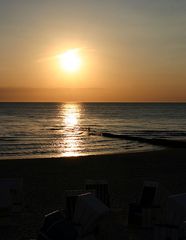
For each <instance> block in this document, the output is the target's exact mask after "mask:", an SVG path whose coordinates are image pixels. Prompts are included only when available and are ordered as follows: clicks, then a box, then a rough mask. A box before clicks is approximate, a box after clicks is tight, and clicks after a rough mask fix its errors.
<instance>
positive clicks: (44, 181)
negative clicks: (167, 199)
mask: <svg viewBox="0 0 186 240" xmlns="http://www.w3.org/2000/svg"><path fill="white" fill-rule="evenodd" d="M0 178H22V179H23V195H24V209H23V219H22V223H21V224H20V227H16V229H14V230H13V229H11V231H10V230H7V229H6V230H5V229H4V230H3V231H4V238H3V239H31V238H34V237H36V234H37V231H38V229H39V227H40V225H41V223H42V219H43V216H44V214H47V213H49V212H51V211H53V210H56V209H62V208H64V205H65V190H70V189H83V187H84V182H85V180H86V179H106V180H107V181H108V182H109V187H110V193H111V205H112V207H116V208H123V210H124V212H126V218H125V217H124V218H125V219H124V222H125V221H126V219H127V207H128V203H129V202H131V201H133V200H134V199H135V198H136V196H137V195H138V193H139V192H140V190H141V188H142V184H143V182H144V180H155V181H159V182H160V184H162V185H163V186H164V187H165V188H167V189H168V190H169V191H170V193H180V192H186V149H163V150H159V151H151V152H138V153H127V154H113V155H100V156H84V157H68V158H49V159H24V160H1V161H0Z"/></svg>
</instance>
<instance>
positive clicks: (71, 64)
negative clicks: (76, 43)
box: [59, 49, 81, 72]
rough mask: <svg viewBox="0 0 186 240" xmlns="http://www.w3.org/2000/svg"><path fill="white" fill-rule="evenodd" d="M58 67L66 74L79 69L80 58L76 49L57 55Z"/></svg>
mask: <svg viewBox="0 0 186 240" xmlns="http://www.w3.org/2000/svg"><path fill="white" fill-rule="evenodd" d="M59 62H60V66H61V68H62V69H63V70H65V71H67V72H75V71H77V70H78V69H79V68H80V65H81V58H80V56H79V54H78V49H70V50H68V51H66V52H64V53H62V54H60V55H59Z"/></svg>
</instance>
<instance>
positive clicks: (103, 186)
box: [85, 179, 110, 207]
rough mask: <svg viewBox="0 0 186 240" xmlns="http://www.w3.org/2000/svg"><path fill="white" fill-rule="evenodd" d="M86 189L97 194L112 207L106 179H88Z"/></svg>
mask: <svg viewBox="0 0 186 240" xmlns="http://www.w3.org/2000/svg"><path fill="white" fill-rule="evenodd" d="M85 190H86V191H89V192H92V193H93V194H95V196H96V197H97V198H98V199H99V200H101V201H102V202H103V203H104V204H105V205H106V206H107V207H110V194H109V185H108V182H107V181H106V180H90V179H89V180H86V182H85Z"/></svg>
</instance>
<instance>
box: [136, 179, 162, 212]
mask: <svg viewBox="0 0 186 240" xmlns="http://www.w3.org/2000/svg"><path fill="white" fill-rule="evenodd" d="M158 187H159V184H158V182H153V181H145V182H144V185H143V190H142V194H141V198H140V201H139V205H140V206H142V207H144V208H145V207H147V208H148V207H151V206H152V205H153V204H157V201H156V200H157V193H158Z"/></svg>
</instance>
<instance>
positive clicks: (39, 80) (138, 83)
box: [0, 0, 186, 102]
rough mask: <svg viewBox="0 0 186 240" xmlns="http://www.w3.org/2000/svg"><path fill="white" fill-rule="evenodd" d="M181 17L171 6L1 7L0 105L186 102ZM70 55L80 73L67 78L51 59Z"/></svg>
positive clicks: (177, 6) (181, 6)
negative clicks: (77, 61) (76, 57)
mask: <svg viewBox="0 0 186 240" xmlns="http://www.w3.org/2000/svg"><path fill="white" fill-rule="evenodd" d="M139 2H140V3H139ZM185 10H186V2H184V1H173V0H169V1H168V0H161V1H160V0H157V1H152V0H148V1H147V0H142V1H137V0H130V1H129V0H126V1H119V0H116V1H111V0H107V1H105V0H103V1H98V0H95V1H89V0H86V1H85V0H76V1H75V0H68V1H65V0H64V1H59V0H54V1H49V0H41V1H36V0H33V1H23V0H14V1H13V0H10V1H4V2H3V3H1V7H0V34H1V38H0V52H1V55H0V101H47V102H50V101H85V102H89V101H98V102H101V101H112V102H113V101H120V102H121V101H132V102H136V101H142V102H143V101H145V102H146V101H158V102H159V101H182V102H183V101H186V94H185V92H186V71H185V69H186V55H185V49H186V34H185V30H184V29H185V24H186V15H185ZM74 48H75V49H79V56H80V58H81V60H82V65H81V67H80V69H79V70H78V71H76V72H73V73H70V74H69V73H67V72H65V71H64V70H63V69H62V68H61V67H60V63H59V60H58V58H57V57H56V56H58V55H59V54H61V53H63V52H64V51H66V50H68V49H74Z"/></svg>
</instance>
